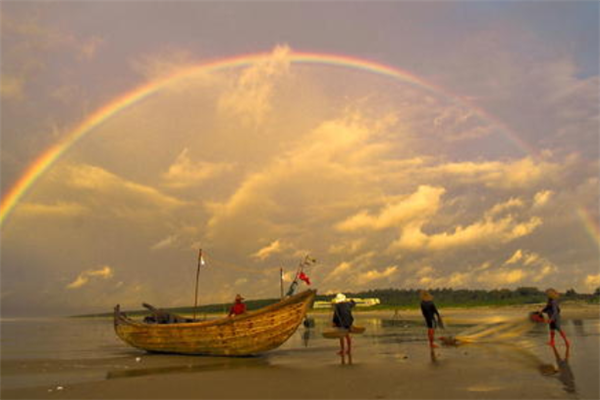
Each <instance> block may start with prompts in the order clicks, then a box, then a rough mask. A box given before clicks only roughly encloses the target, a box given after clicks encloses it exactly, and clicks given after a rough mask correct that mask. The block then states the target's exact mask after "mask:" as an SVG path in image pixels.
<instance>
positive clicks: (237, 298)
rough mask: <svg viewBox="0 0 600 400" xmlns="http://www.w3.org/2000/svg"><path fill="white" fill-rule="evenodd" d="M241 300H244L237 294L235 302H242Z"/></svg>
mask: <svg viewBox="0 0 600 400" xmlns="http://www.w3.org/2000/svg"><path fill="white" fill-rule="evenodd" d="M242 300H244V298H243V297H242V295H240V294H237V295H236V296H235V301H242Z"/></svg>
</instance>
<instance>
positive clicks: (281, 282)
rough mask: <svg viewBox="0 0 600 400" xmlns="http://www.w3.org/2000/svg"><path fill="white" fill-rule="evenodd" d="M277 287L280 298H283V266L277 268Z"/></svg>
mask: <svg viewBox="0 0 600 400" xmlns="http://www.w3.org/2000/svg"><path fill="white" fill-rule="evenodd" d="M279 287H280V291H281V298H282V299H283V267H280V268H279Z"/></svg>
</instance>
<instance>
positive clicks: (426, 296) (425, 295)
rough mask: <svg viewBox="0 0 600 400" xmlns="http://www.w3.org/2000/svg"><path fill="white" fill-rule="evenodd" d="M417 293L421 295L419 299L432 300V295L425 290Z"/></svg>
mask: <svg viewBox="0 0 600 400" xmlns="http://www.w3.org/2000/svg"><path fill="white" fill-rule="evenodd" d="M419 295H420V296H421V300H423V301H431V300H433V296H432V295H431V293H429V292H428V291H427V290H420V291H419Z"/></svg>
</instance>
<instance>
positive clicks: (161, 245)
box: [150, 235, 179, 250]
mask: <svg viewBox="0 0 600 400" xmlns="http://www.w3.org/2000/svg"><path fill="white" fill-rule="evenodd" d="M177 239H179V238H178V237H177V236H176V235H169V236H167V237H166V238H164V239H163V240H161V241H159V242H157V243H155V244H153V245H152V247H150V249H151V250H161V249H165V248H167V247H172V246H173V244H175V243H176V242H177Z"/></svg>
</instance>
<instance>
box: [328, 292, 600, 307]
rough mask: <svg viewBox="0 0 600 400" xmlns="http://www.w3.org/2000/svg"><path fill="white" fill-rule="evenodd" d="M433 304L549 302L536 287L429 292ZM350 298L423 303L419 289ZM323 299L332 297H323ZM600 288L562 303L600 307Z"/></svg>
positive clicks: (567, 297) (386, 303)
mask: <svg viewBox="0 0 600 400" xmlns="http://www.w3.org/2000/svg"><path fill="white" fill-rule="evenodd" d="M428 291H429V293H431V294H432V295H433V297H434V301H435V303H436V304H437V305H438V306H441V307H444V306H446V307H473V306H502V305H516V304H535V303H543V302H545V301H546V299H547V296H546V294H545V293H544V291H542V290H540V289H538V288H536V287H520V288H517V289H514V290H510V289H493V290H475V289H451V288H438V289H429V290H428ZM345 295H346V296H348V297H376V298H378V299H379V300H380V301H381V304H380V305H379V306H376V307H375V308H390V307H392V308H395V307H398V308H416V307H418V306H419V304H420V302H421V300H420V298H419V290H418V289H374V290H368V291H365V292H358V293H345ZM322 297H323V299H328V298H331V296H322ZM599 298H600V288H597V289H596V291H595V292H594V293H593V294H582V293H577V292H576V291H575V290H574V289H569V290H567V291H566V293H564V294H563V295H562V297H561V300H562V301H569V300H577V301H584V302H594V303H598V300H599Z"/></svg>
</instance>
